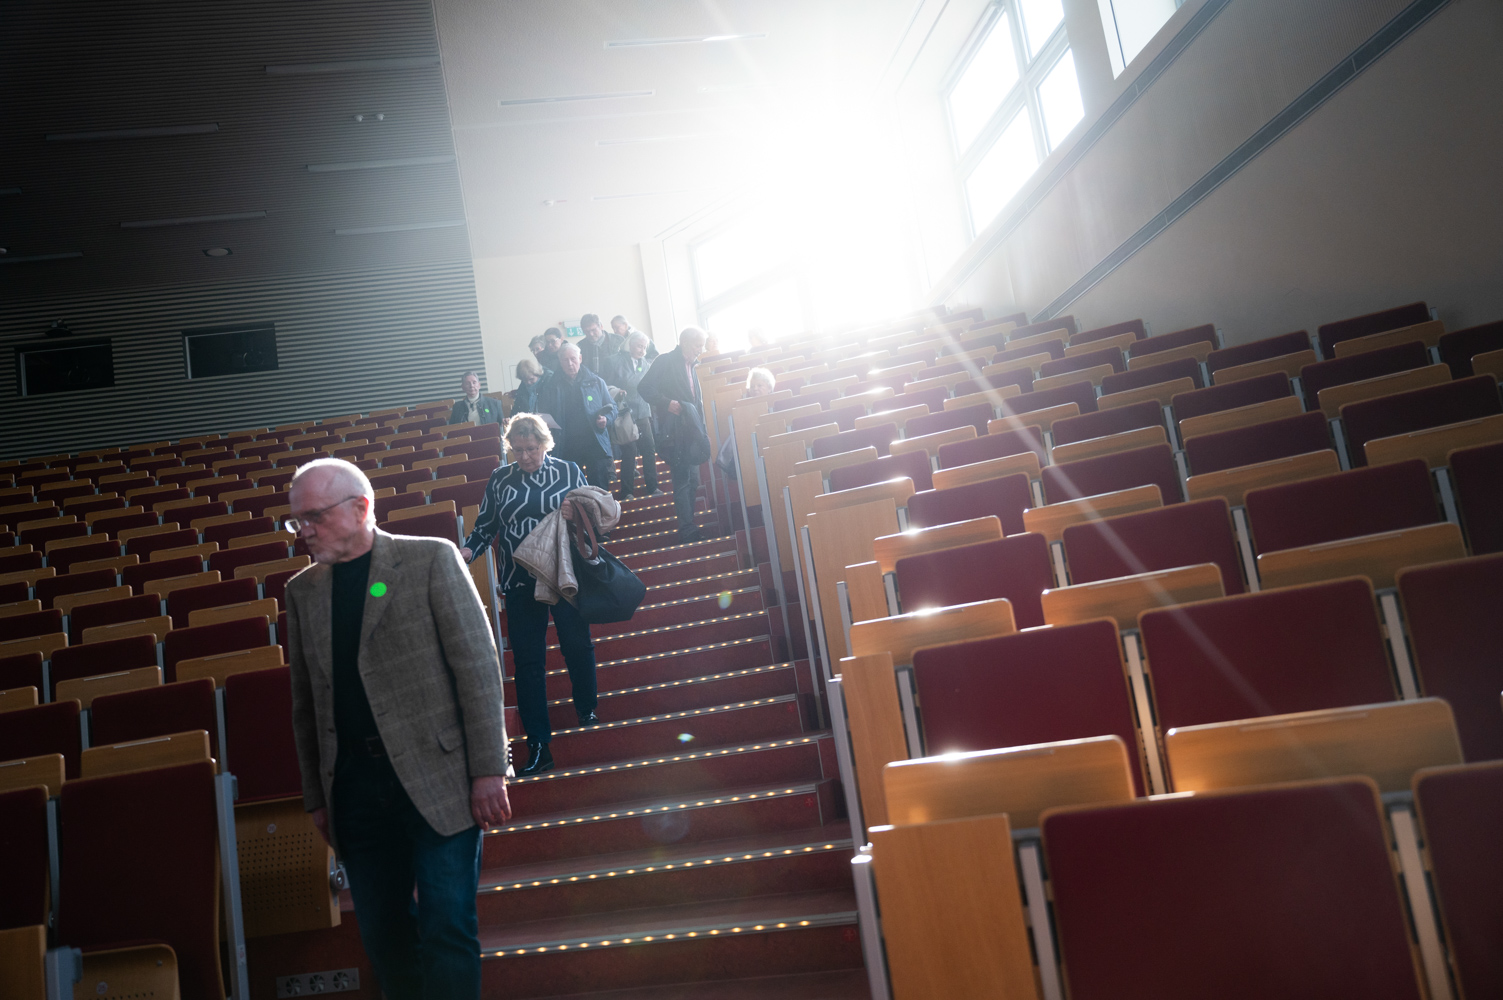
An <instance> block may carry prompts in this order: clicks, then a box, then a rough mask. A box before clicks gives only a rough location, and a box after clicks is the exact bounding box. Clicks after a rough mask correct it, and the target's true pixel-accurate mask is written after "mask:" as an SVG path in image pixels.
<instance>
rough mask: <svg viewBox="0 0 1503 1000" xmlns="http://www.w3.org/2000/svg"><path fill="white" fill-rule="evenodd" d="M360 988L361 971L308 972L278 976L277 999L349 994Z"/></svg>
mask: <svg viewBox="0 0 1503 1000" xmlns="http://www.w3.org/2000/svg"><path fill="white" fill-rule="evenodd" d="M359 988H360V970H359V969H335V970H333V971H332V972H308V973H305V974H303V975H301V976H278V977H277V997H278V998H281V997H306V996H314V995H315V994H319V993H348V992H350V991H352V990H358V989H359Z"/></svg>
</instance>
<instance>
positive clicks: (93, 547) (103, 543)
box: [37, 537, 120, 604]
mask: <svg viewBox="0 0 1503 1000" xmlns="http://www.w3.org/2000/svg"><path fill="white" fill-rule="evenodd" d="M119 554H120V543H119V542H112V541H110V540H109V539H108V538H103V537H101V538H100V540H99V541H97V542H90V543H89V544H88V545H76V546H74V547H73V548H71V549H58V550H57V551H56V552H54V553H52V555H50V556H48V557H47V565H49V566H51V567H52V568H53V569H55V570H57V572H58V574H59V575H58V577H57V579H62V578H63V576H65V575H66V574H67V572H68V570H69V569H70V568H72V566H73V564H74V563H80V562H87V561H88V560H90V559H109V558H112V557H114V556H118V555H119ZM42 582H43V581H41V580H38V581H37V583H39V584H40V583H42ZM114 585H115V574H114V572H111V573H110V582H109V583H107V584H104V586H106V587H113V586H114ZM92 589H95V588H92V587H82V588H80V589H79V590H75V591H57V593H65V592H66V593H79V592H80V591H82V590H92ZM37 596H38V597H40V596H41V595H40V594H38V595H37ZM42 603H43V604H46V603H47V602H46V601H45V600H44V601H43V602H42Z"/></svg>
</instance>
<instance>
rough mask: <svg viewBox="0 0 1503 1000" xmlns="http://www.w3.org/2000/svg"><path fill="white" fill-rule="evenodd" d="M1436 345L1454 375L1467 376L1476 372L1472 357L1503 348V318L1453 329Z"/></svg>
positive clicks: (1442, 359) (1443, 360) (1442, 360)
mask: <svg viewBox="0 0 1503 1000" xmlns="http://www.w3.org/2000/svg"><path fill="white" fill-rule="evenodd" d="M1435 346H1436V350H1437V351H1438V352H1439V354H1440V360H1441V362H1442V363H1444V364H1447V365H1449V366H1450V367H1451V375H1452V377H1454V378H1458V379H1463V378H1466V377H1467V376H1469V375H1472V374H1474V373H1473V371H1472V358H1474V357H1476V356H1477V355H1478V354H1485V353H1488V352H1491V351H1498V350H1503V320H1497V321H1495V322H1492V323H1483V324H1481V325H1479V326H1469V327H1467V328H1465V329H1463V330H1452V331H1451V332H1450V333H1447V334H1445V335H1444V336H1442V337H1441V338H1440V340H1439V341H1437V342H1436V345H1435ZM1479 374H1480V373H1479Z"/></svg>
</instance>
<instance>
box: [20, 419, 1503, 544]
mask: <svg viewBox="0 0 1503 1000" xmlns="http://www.w3.org/2000/svg"><path fill="white" fill-rule="evenodd" d="M1495 441H1503V413H1495V414H1493V415H1491V416H1487V417H1478V418H1476V419H1473V420H1463V421H1461V422H1459V423H1454V424H1442V425H1441V426H1439V427H1427V428H1425V429H1424V430H1418V431H1410V432H1409V433H1408V434H1395V435H1393V436H1392V437H1383V438H1373V439H1372V440H1371V441H1368V442H1367V443H1366V444H1364V445H1363V446H1362V449H1363V451H1364V453H1365V454H1366V455H1367V464H1368V465H1387V464H1388V463H1390V462H1403V461H1406V460H1408V459H1411V458H1420V459H1424V461H1425V464H1427V465H1428V466H1430V468H1432V469H1438V468H1441V467H1443V466H1445V465H1447V464H1448V463H1449V461H1450V459H1449V456H1450V453H1451V452H1453V451H1455V450H1457V449H1460V448H1475V447H1477V446H1479V445H1484V444H1492V443H1493V442H1495ZM49 544H51V543H49Z"/></svg>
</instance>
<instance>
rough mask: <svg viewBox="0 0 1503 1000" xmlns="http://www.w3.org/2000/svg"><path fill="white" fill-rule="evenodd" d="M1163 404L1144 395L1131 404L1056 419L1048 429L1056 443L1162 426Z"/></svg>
mask: <svg viewBox="0 0 1503 1000" xmlns="http://www.w3.org/2000/svg"><path fill="white" fill-rule="evenodd" d="M1163 423H1164V408H1163V407H1162V406H1160V405H1159V404H1158V402H1157V401H1156V400H1152V399H1145V400H1143V401H1142V402H1141V403H1134V404H1132V405H1131V406H1118V407H1115V408H1113V409H1110V410H1097V411H1096V412H1095V413H1082V414H1081V415H1080V416H1078V417H1066V418H1064V419H1063V420H1056V421H1055V422H1054V426H1053V427H1052V428H1050V430H1051V431H1052V432H1053V434H1054V443H1055V445H1056V446H1058V445H1062V444H1071V443H1073V442H1075V441H1086V440H1089V439H1090V438H1094V437H1104V436H1106V435H1107V434H1121V433H1122V432H1123V431H1135V430H1137V429H1138V428H1139V427H1153V426H1154V425H1159V426H1163Z"/></svg>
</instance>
